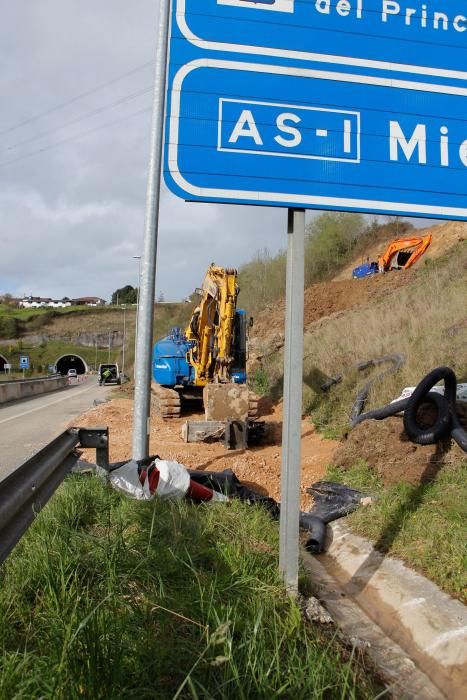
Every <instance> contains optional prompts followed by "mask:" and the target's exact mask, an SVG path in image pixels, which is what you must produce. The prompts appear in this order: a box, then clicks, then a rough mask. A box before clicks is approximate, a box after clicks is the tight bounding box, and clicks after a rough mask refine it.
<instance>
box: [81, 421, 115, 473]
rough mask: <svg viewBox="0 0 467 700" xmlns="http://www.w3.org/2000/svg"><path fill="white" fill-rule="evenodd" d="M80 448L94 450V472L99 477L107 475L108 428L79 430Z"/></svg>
mask: <svg viewBox="0 0 467 700" xmlns="http://www.w3.org/2000/svg"><path fill="white" fill-rule="evenodd" d="M79 444H80V447H91V448H95V450H96V470H97V473H98V474H99V475H100V476H105V477H107V475H108V473H109V431H108V428H79Z"/></svg>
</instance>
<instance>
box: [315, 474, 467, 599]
mask: <svg viewBox="0 0 467 700" xmlns="http://www.w3.org/2000/svg"><path fill="white" fill-rule="evenodd" d="M466 471H467V461H464V462H462V463H460V464H455V465H446V466H445V467H444V468H443V470H442V471H441V472H440V473H439V475H438V477H437V479H436V481H433V482H430V483H425V484H419V485H416V486H414V485H412V484H408V483H405V482H400V483H397V484H394V485H392V486H389V487H386V488H385V487H384V486H383V484H382V482H381V481H380V479H379V478H378V476H376V475H375V473H374V471H373V470H371V469H370V468H369V467H368V465H366V464H365V463H364V462H362V461H359V462H357V463H356V464H355V465H354V467H353V468H352V469H350V470H343V469H340V468H337V467H331V468H330V469H329V471H328V477H329V478H330V479H331V480H333V481H339V482H342V483H345V484H347V485H348V486H353V487H355V488H358V489H361V490H362V491H364V492H366V493H370V494H372V495H374V496H376V499H377V500H376V502H375V503H374V504H373V505H371V506H368V507H366V508H360V509H359V510H357V511H356V512H355V513H353V514H352V515H350V516H348V518H347V519H346V521H347V523H348V525H349V526H350V527H351V528H352V530H354V531H355V532H357V533H359V534H361V535H363V536H365V537H368V538H369V539H370V540H372V541H373V542H374V543H375V544H376V548H377V549H378V550H379V551H381V552H383V553H388V554H390V555H391V556H395V557H398V558H400V559H403V560H404V561H406V562H407V563H408V564H409V565H410V566H411V567H412V568H414V569H417V570H418V571H420V572H421V573H423V574H424V575H426V576H427V577H428V578H430V579H431V580H432V581H434V582H435V583H436V584H438V585H439V586H440V587H441V588H443V589H444V590H445V591H447V592H448V593H451V594H452V595H454V596H456V597H458V598H460V599H461V600H463V601H464V602H467V548H466V542H467V480H466Z"/></svg>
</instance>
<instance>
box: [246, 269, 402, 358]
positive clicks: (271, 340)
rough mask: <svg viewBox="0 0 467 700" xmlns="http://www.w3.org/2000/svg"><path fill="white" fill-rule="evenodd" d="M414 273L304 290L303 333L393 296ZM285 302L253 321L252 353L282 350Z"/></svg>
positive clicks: (322, 284)
mask: <svg viewBox="0 0 467 700" xmlns="http://www.w3.org/2000/svg"><path fill="white" fill-rule="evenodd" d="M413 276H414V272H413V270H405V271H404V272H394V273H392V274H388V275H379V276H378V275H376V276H375V277H368V278H366V279H361V280H354V279H348V280H345V281H338V282H319V283H317V284H313V285H311V287H308V289H306V290H305V309H304V326H305V330H307V329H309V327H310V326H311V325H312V324H313V323H316V322H317V321H323V320H325V319H327V318H329V317H330V316H333V315H335V314H337V313H339V312H341V313H342V312H345V311H348V310H350V309H353V308H355V307H357V306H359V307H361V306H364V305H365V304H366V303H368V302H370V301H371V300H374V299H376V298H381V297H384V296H387V295H388V294H392V293H393V292H394V291H395V290H397V289H399V288H400V287H403V286H404V285H406V284H408V283H409V282H411V281H412V280H413ZM284 318H285V300H283V299H282V300H280V301H278V302H277V303H275V304H274V305H271V306H269V307H266V308H265V309H264V311H262V312H261V315H260V316H259V317H258V318H257V319H255V325H254V326H253V331H252V334H251V341H252V344H253V349H254V350H255V351H256V349H257V348H258V347H259V344H261V346H271V345H272V346H274V347H275V348H276V349H279V348H280V347H282V344H283V338H284Z"/></svg>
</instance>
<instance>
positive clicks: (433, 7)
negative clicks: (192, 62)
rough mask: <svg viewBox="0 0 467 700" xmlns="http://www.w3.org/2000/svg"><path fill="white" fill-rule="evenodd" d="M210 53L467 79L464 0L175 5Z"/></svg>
mask: <svg viewBox="0 0 467 700" xmlns="http://www.w3.org/2000/svg"><path fill="white" fill-rule="evenodd" d="M174 4H176V18H177V25H178V29H179V31H180V34H181V35H182V36H183V37H184V38H185V39H186V40H187V41H189V42H191V43H192V44H194V45H195V46H197V47H198V48H201V49H204V50H209V51H223V52H235V53H242V54H254V55H255V56H261V57H268V56H271V57H273V56H274V57H278V58H281V59H293V60H295V59H297V60H302V61H308V62H309V61H320V62H329V63H338V64H346V65H348V66H353V67H363V68H365V69H368V68H370V69H372V68H378V69H385V70H390V71H391V72H394V71H397V72H403V73H407V72H409V73H416V74H419V75H425V76H435V77H448V78H455V79H461V80H466V79H467V7H466V2H465V0H426V2H424V3H422V2H421V1H420V0H397V1H396V0H203V2H201V1H200V0H175V3H174Z"/></svg>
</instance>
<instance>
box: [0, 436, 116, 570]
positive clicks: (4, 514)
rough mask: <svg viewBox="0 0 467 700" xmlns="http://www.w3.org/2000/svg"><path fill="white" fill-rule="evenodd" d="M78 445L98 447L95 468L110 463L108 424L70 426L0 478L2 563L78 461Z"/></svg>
mask: <svg viewBox="0 0 467 700" xmlns="http://www.w3.org/2000/svg"><path fill="white" fill-rule="evenodd" d="M76 447H90V448H95V450H96V468H97V471H98V472H101V473H105V472H107V470H108V467H109V439H108V429H107V428H70V429H69V430H65V432H63V433H61V434H60V435H59V436H58V437H56V438H55V439H54V440H52V442H50V443H49V444H48V445H46V446H45V447H43V448H42V449H41V450H40V451H39V452H37V453H36V454H35V455H33V456H32V457H30V459H28V460H27V461H26V462H24V464H22V465H21V466H19V467H18V468H17V469H15V471H13V472H12V473H11V474H10V475H9V476H7V477H6V478H5V479H3V481H0V564H1V563H2V562H3V561H4V560H5V559H6V557H7V556H8V554H9V553H10V552H11V550H12V549H13V547H14V546H15V544H16V543H17V542H18V541H19V540H20V539H21V537H22V536H23V534H24V533H25V532H26V530H27V529H28V527H29V526H30V525H31V523H32V522H33V521H34V519H35V518H36V516H37V515H38V513H39V512H40V511H41V510H42V508H43V507H44V506H45V504H46V503H47V501H48V500H49V499H50V498H51V496H52V495H53V494H54V493H55V491H56V490H57V488H58V487H59V486H60V484H61V483H62V481H63V480H64V478H65V477H66V475H67V474H69V473H70V472H71V470H72V468H73V467H74V465H75V464H76V462H77V460H78V457H79V455H78V454H77V453H76V452H75V448H76Z"/></svg>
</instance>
